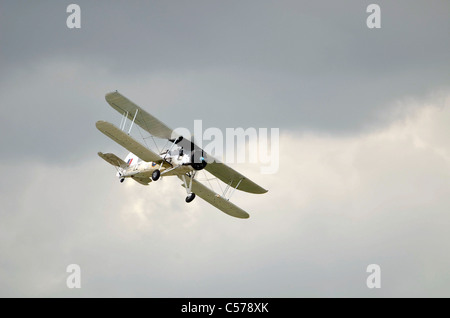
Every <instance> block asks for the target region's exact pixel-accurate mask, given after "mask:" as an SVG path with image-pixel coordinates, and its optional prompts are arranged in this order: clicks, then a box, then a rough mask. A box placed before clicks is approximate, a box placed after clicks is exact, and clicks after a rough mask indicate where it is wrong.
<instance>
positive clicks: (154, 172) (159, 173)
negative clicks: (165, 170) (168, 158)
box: [152, 169, 161, 181]
mask: <svg viewBox="0 0 450 318" xmlns="http://www.w3.org/2000/svg"><path fill="white" fill-rule="evenodd" d="M160 176H161V171H159V170H158V169H156V170H155V171H153V173H152V180H153V181H157V180H158V179H159V177H160Z"/></svg>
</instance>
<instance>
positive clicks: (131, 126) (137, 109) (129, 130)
mask: <svg viewBox="0 0 450 318" xmlns="http://www.w3.org/2000/svg"><path fill="white" fill-rule="evenodd" d="M138 111H139V108H136V113H135V114H134V118H133V121H132V122H131V125H130V129H128V135H129V134H130V132H131V128H133V124H134V121H135V120H136V116H137V113H138Z"/></svg>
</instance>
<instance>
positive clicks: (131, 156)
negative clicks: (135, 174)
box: [125, 152, 139, 166]
mask: <svg viewBox="0 0 450 318" xmlns="http://www.w3.org/2000/svg"><path fill="white" fill-rule="evenodd" d="M138 161H139V157H138V156H136V155H135V154H133V153H132V152H130V153H129V154H128V156H126V157H125V162H126V163H127V164H128V165H129V166H131V165H135V164H137V163H138Z"/></svg>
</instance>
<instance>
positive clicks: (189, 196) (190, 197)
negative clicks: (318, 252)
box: [186, 193, 195, 203]
mask: <svg viewBox="0 0 450 318" xmlns="http://www.w3.org/2000/svg"><path fill="white" fill-rule="evenodd" d="M194 199H195V193H189V194H188V196H187V197H186V202H187V203H189V202H192V200H194Z"/></svg>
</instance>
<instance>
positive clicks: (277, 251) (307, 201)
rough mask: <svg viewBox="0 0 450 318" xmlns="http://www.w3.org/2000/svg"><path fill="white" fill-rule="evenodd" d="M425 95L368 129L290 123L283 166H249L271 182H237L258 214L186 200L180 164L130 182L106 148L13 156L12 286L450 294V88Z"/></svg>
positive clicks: (17, 291)
mask: <svg viewBox="0 0 450 318" xmlns="http://www.w3.org/2000/svg"><path fill="white" fill-rule="evenodd" d="M403 103H407V104H408V105H412V104H414V102H413V101H411V100H408V101H406V102H401V103H398V105H400V106H399V107H401V105H402V104H403ZM417 103H418V105H413V106H414V107H412V108H411V109H413V111H411V112H410V113H409V114H408V115H407V116H404V117H403V118H402V119H401V120H396V121H394V122H392V123H391V124H389V125H388V126H386V127H384V128H380V129H378V130H376V131H372V132H366V133H362V134H360V135H354V136H349V137H342V136H333V135H319V134H312V133H304V134H300V135H299V134H296V133H293V132H289V131H284V132H282V134H281V136H280V170H279V173H278V174H274V175H260V174H259V167H258V166H257V165H238V166H236V168H237V170H239V171H241V172H242V173H244V174H245V175H247V176H248V177H250V178H251V179H252V180H254V181H256V182H257V183H259V184H261V185H262V186H264V187H266V188H268V189H269V192H268V193H267V194H264V195H249V194H245V193H241V192H236V194H235V195H234V198H233V200H234V201H235V202H236V203H237V204H238V205H240V206H241V207H242V208H244V209H245V210H247V211H249V213H250V214H251V218H250V219H249V220H238V219H234V218H231V217H229V216H227V215H225V214H223V213H222V212H220V211H218V210H216V209H214V208H213V207H211V206H209V205H208V204H207V203H206V202H203V201H202V200H200V199H196V200H194V202H192V203H191V204H189V205H186V204H185V202H184V196H185V192H184V189H183V188H182V187H181V186H180V185H179V184H180V181H179V180H178V179H175V178H164V179H163V180H161V181H158V183H157V184H156V183H155V184H150V185H149V186H148V187H143V186H141V185H139V184H137V183H134V182H132V181H131V180H127V181H126V182H125V183H124V184H120V183H119V182H118V181H117V179H116V177H115V176H114V169H112V168H111V167H109V166H108V165H106V164H105V163H104V162H103V161H102V160H101V159H100V158H96V157H95V155H93V156H92V157H90V158H89V159H85V160H83V161H81V162H79V163H78V164H76V165H73V164H70V165H69V164H64V163H61V164H60V165H57V166H55V165H54V164H52V163H42V162H41V163H36V162H33V161H28V162H26V163H23V162H22V163H20V164H17V165H16V164H15V163H14V162H12V163H10V164H5V163H2V166H1V167H0V168H1V170H2V171H3V178H2V180H1V181H0V182H1V186H2V189H5V191H2V193H1V195H0V203H1V205H2V207H4V209H3V210H2V211H3V212H2V214H1V220H0V235H1V240H0V250H1V254H2V259H1V267H0V285H1V286H2V289H1V291H0V292H1V295H2V296H67V297H74V296H88V297H92V296H150V297H152V296H153V297H159V296H168V297H197V296H198V297H202V296H203V297H206V296H208V297H282V296H286V297H298V296H364V297H365V296H367V297H370V296H448V295H449V294H450V276H449V275H448V271H447V269H448V267H449V265H450V258H449V257H448V256H447V254H446V253H445V251H446V250H448V248H449V247H450V246H448V244H449V243H448V242H449V241H450V240H449V237H448V235H449V234H448V230H447V228H448V224H449V222H450V217H449V216H448V213H447V212H448V210H449V207H450V199H449V198H450V196H449V194H450V193H449V192H450V188H449V187H448V180H449V177H450V156H449V154H450V148H449V145H450V142H449V141H450V140H449V136H450V134H448V129H449V128H448V127H449V124H450V98H449V96H448V95H443V96H439V97H437V98H434V99H430V100H429V101H427V102H426V103H422V102H421V101H418V102H417ZM408 107H409V106H408ZM72 263H75V264H79V265H80V266H81V271H82V288H81V289H80V290H69V289H67V287H66V285H65V279H66V277H67V275H68V274H67V273H66V272H65V269H66V266H67V265H69V264H72ZM372 263H376V264H379V265H380V266H381V270H382V288H381V289H380V290H369V289H368V288H367V287H366V285H365V281H366V278H367V275H368V274H367V273H366V272H365V270H366V267H367V265H369V264H372Z"/></svg>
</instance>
